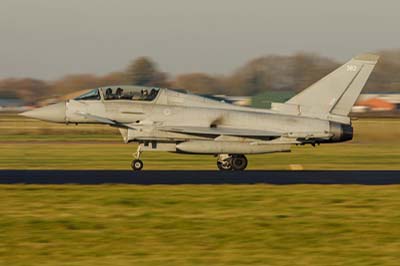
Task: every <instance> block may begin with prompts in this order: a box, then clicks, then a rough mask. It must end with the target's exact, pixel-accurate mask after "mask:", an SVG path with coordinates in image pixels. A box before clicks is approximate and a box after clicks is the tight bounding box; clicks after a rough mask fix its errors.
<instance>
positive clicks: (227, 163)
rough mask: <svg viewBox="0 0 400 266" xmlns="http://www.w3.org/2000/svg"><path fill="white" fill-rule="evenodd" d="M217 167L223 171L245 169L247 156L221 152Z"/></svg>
mask: <svg viewBox="0 0 400 266" xmlns="http://www.w3.org/2000/svg"><path fill="white" fill-rule="evenodd" d="M217 167H218V169H219V170H221V171H232V170H233V171H243V170H244V169H246V167H247V158H246V156H244V155H243V154H234V155H228V154H220V155H219V156H218V160H217Z"/></svg>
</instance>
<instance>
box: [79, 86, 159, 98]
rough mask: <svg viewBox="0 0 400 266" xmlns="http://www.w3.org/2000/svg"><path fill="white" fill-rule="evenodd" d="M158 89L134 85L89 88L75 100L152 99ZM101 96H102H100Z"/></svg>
mask: <svg viewBox="0 0 400 266" xmlns="http://www.w3.org/2000/svg"><path fill="white" fill-rule="evenodd" d="M159 91H160V89H159V88H149V87H136V86H112V87H104V88H98V89H94V90H91V91H89V92H86V93H84V94H82V95H81V96H78V97H77V98H75V100H77V101H80V100H83V101H88V100H100V99H101V98H103V99H104V100H105V101H109V100H131V101H153V100H154V99H155V98H156V97H157V95H158V92H159ZM101 96H102V97H101Z"/></svg>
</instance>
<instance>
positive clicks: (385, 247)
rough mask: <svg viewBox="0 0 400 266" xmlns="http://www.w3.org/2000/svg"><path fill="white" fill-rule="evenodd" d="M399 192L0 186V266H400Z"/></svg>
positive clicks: (398, 189)
mask: <svg viewBox="0 0 400 266" xmlns="http://www.w3.org/2000/svg"><path fill="white" fill-rule="evenodd" d="M399 209H400V187H399V186H383V187H375V186H309V185H308V186H304V185H301V186H267V185H254V186H229V185H227V186H210V185H207V186H186V185H185V186H74V185H67V186H27V185H25V186H0V217H1V219H0V265H13V266H26V265H41V266H43V265H49V266H50V265H57V266H60V265H71V266H72V265H76V266H78V265H85V266H86V265H99V266H101V265H115V266H118V265H120V266H123V265H151V266H157V265H160V266H164V265H260V266H261V265H262V266H264V265H314V266H316V265H352V266H356V265H360V266H361V265H362V266H366V265H393V266H395V265H396V266H397V265H399V261H400V252H399V250H400V212H399Z"/></svg>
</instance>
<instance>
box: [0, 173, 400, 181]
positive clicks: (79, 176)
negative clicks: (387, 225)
mask: <svg viewBox="0 0 400 266" xmlns="http://www.w3.org/2000/svg"><path fill="white" fill-rule="evenodd" d="M0 184H81V185H99V184H137V185H183V184H195V185H201V184H204V185H206V184H210V185H219V184H273V185H295V184H324V185H335V184H360V185H392V184H400V171H243V172H219V171H141V172H133V171H97V170H0Z"/></svg>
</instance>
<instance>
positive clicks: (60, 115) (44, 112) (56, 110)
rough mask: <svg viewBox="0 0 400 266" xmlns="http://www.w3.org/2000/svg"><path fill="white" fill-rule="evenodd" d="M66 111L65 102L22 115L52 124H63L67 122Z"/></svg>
mask: <svg viewBox="0 0 400 266" xmlns="http://www.w3.org/2000/svg"><path fill="white" fill-rule="evenodd" d="M65 111H66V108H65V102H61V103H56V104H52V105H48V106H45V107H41V108H36V109H33V110H31V111H27V112H23V113H21V114H20V115H22V116H26V117H30V118H36V119H40V120H45V121H50V122H60V123H63V122H65Z"/></svg>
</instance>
